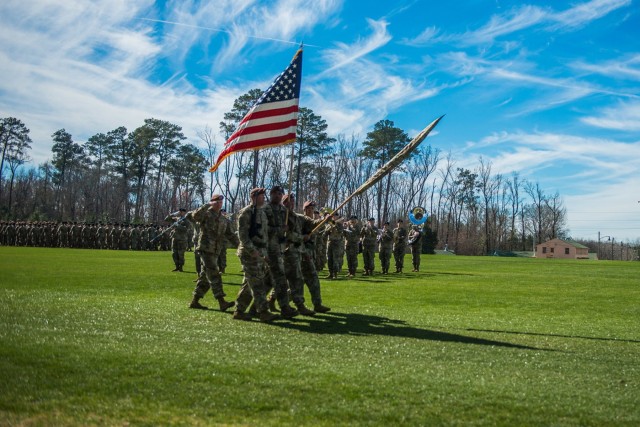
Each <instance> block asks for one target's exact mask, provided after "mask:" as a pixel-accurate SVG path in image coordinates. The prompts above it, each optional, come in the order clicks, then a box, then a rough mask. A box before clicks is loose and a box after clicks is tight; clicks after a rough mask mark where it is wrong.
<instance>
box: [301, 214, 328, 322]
mask: <svg viewBox="0 0 640 427" xmlns="http://www.w3.org/2000/svg"><path fill="white" fill-rule="evenodd" d="M300 218H301V220H302V235H303V246H302V260H301V262H300V269H301V270H302V277H303V279H304V283H306V285H307V288H308V289H309V294H310V295H311V303H312V304H313V310H314V311H317V312H319V313H326V312H327V311H329V310H330V308H329V307H325V306H323V305H322V294H321V292H320V279H319V278H318V272H317V270H316V265H315V254H316V248H315V239H316V238H317V236H316V235H314V234H311V231H313V229H314V228H315V227H316V226H317V225H318V224H319V223H320V221H321V220H319V219H317V220H314V219H313V218H311V217H308V216H303V215H301V216H300ZM305 238H306V240H305ZM292 297H293V301H294V303H295V302H296V298H297V297H296V296H295V295H293V296H292ZM302 303H304V299H302Z"/></svg>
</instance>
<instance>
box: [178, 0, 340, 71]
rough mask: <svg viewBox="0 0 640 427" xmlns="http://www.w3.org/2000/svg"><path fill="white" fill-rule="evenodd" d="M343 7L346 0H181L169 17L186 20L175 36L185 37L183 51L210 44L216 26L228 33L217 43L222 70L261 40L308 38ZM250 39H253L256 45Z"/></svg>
mask: <svg viewBox="0 0 640 427" xmlns="http://www.w3.org/2000/svg"><path fill="white" fill-rule="evenodd" d="M341 7H342V1H341V0H317V1H296V0H279V1H275V2H270V3H263V2H257V1H256V0H241V1H236V0H228V1H219V2H202V3H201V2H195V3H194V2H181V1H176V2H175V6H174V7H172V8H169V10H171V18H170V19H168V21H171V22H176V23H180V25H175V28H174V29H173V30H172V33H173V36H174V37H173V38H174V39H175V40H179V41H180V42H179V43H177V44H176V45H175V46H174V50H175V51H178V52H182V54H183V55H186V54H187V53H188V52H189V51H190V49H191V48H192V47H193V46H208V44H209V42H210V40H211V38H212V37H211V34H210V32H211V31H215V32H222V33H225V39H224V41H223V42H222V44H221V45H220V46H218V47H216V48H215V49H212V53H213V54H214V55H215V57H214V59H213V61H212V62H213V63H214V70H216V71H221V70H224V69H227V68H229V67H232V66H236V65H237V63H238V59H239V58H240V57H241V56H242V55H244V54H246V50H247V49H248V48H254V47H255V45H256V43H257V45H261V44H262V45H263V44H264V43H265V42H273V41H280V42H284V43H285V45H284V46H283V48H284V47H286V44H289V43H299V42H302V41H303V38H304V36H305V34H306V33H307V32H308V30H310V29H311V28H313V27H314V26H316V25H317V24H318V23H321V22H325V21H326V20H328V19H329V18H330V17H331V16H332V15H333V14H335V13H337V12H339V11H340V8H341ZM292 17H295V19H292ZM172 33H169V35H171V34H172ZM261 41H262V43H261ZM249 42H253V43H252V46H249ZM272 49H273V46H272ZM253 50H255V49H252V51H253ZM263 52H264V51H263Z"/></svg>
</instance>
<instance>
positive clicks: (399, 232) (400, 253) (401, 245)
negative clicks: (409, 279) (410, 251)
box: [393, 222, 407, 273]
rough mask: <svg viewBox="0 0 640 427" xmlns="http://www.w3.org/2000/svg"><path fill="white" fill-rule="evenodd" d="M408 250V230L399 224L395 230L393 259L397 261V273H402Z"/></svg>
mask: <svg viewBox="0 0 640 427" xmlns="http://www.w3.org/2000/svg"><path fill="white" fill-rule="evenodd" d="M406 250H407V230H406V229H405V228H404V227H403V226H402V223H401V222H399V223H398V226H397V227H396V228H394V229H393V258H394V259H395V261H396V273H402V268H403V267H404V254H405V252H406Z"/></svg>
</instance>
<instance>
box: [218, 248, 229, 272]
mask: <svg viewBox="0 0 640 427" xmlns="http://www.w3.org/2000/svg"><path fill="white" fill-rule="evenodd" d="M223 246H224V245H223ZM218 267H219V268H220V271H224V270H225V269H226V268H227V248H226V247H223V248H222V250H221V251H220V255H219V256H218Z"/></svg>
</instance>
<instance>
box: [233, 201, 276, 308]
mask: <svg viewBox="0 0 640 427" xmlns="http://www.w3.org/2000/svg"><path fill="white" fill-rule="evenodd" d="M237 224H238V237H239V240H240V244H239V245H238V252H237V253H238V257H239V258H240V262H241V263H242V267H243V269H244V281H243V283H242V287H241V288H240V292H239V293H238V299H237V300H236V313H234V318H242V314H243V313H244V311H245V310H246V309H247V307H248V306H249V304H251V297H253V300H254V304H255V307H256V311H257V312H258V313H259V314H260V316H261V319H262V318H263V316H264V318H265V319H267V317H269V316H268V313H269V309H268V305H267V292H268V290H269V284H268V280H269V279H268V277H267V271H268V265H267V262H266V261H267V243H268V240H269V236H268V231H267V229H268V226H269V221H268V219H267V215H266V213H265V211H264V208H263V207H260V208H258V207H257V206H255V205H254V204H251V205H248V206H246V207H244V208H243V209H242V210H241V211H240V212H239V214H238V220H237Z"/></svg>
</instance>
